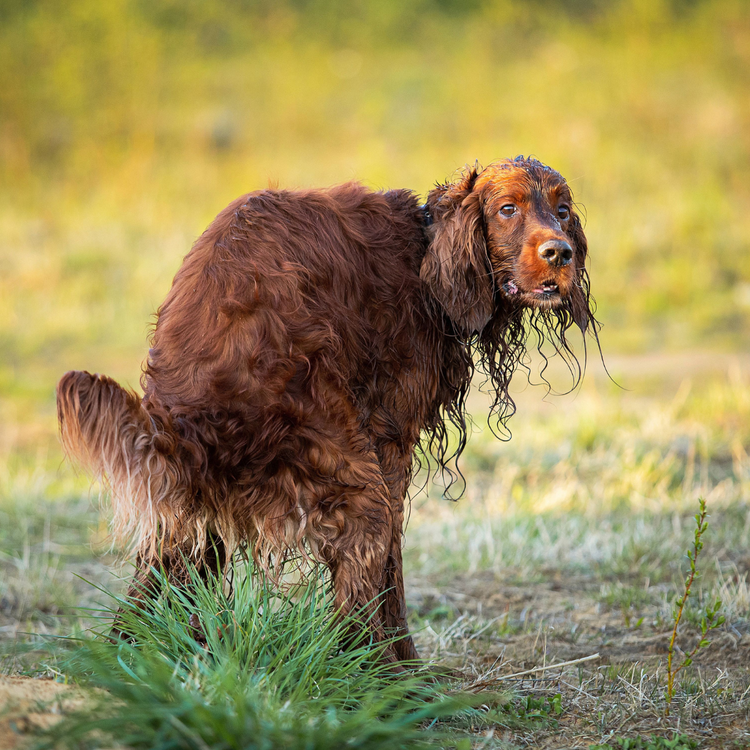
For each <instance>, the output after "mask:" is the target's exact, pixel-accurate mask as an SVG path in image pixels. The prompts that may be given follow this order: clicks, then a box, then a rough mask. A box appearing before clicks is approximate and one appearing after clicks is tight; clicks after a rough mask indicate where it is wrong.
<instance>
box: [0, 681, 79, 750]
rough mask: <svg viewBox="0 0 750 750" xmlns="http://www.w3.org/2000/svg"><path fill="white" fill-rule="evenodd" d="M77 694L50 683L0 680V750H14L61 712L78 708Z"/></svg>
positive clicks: (53, 722)
mask: <svg viewBox="0 0 750 750" xmlns="http://www.w3.org/2000/svg"><path fill="white" fill-rule="evenodd" d="M82 703H83V698H82V697H81V694H80V692H79V691H78V690H76V689H75V688H74V687H72V686H70V685H63V684H61V683H58V682H53V681H52V680H40V679H31V678H29V677H3V676H0V750H18V749H19V748H22V747H24V746H26V745H27V744H29V743H30V741H31V740H33V737H34V735H35V734H36V733H37V732H38V731H39V730H41V729H47V728H49V727H50V726H52V725H53V724H55V723H56V722H58V721H59V720H60V718H61V717H62V713H63V712H65V711H71V710H74V709H76V708H78V707H79V706H80V705H81V704H82Z"/></svg>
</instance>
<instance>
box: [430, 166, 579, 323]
mask: <svg viewBox="0 0 750 750" xmlns="http://www.w3.org/2000/svg"><path fill="white" fill-rule="evenodd" d="M427 205H428V209H429V210H430V212H431V213H432V215H433V217H434V224H433V226H432V228H431V243H430V247H429V249H428V252H427V255H426V256H425V259H424V261H423V263H422V269H421V276H422V278H423V280H425V281H426V282H427V284H428V286H429V287H430V289H431V291H432V293H433V294H434V295H435V297H436V298H437V299H438V300H439V301H440V303H441V304H442V306H443V308H444V309H445V310H446V312H447V313H448V315H449V316H450V317H451V319H452V320H453V321H454V323H455V324H456V325H457V326H458V328H459V329H460V330H462V331H463V333H465V334H470V333H474V332H479V331H481V330H482V328H483V326H484V325H485V324H486V323H487V321H488V320H489V319H490V318H491V317H492V315H493V314H494V313H495V311H496V309H497V307H498V305H502V306H503V307H505V308H511V309H512V308H514V307H519V306H521V307H533V308H541V309H542V310H555V309H557V308H566V309H568V310H570V312H571V314H572V316H573V319H574V320H575V321H576V322H577V323H578V324H579V325H580V326H581V327H582V328H585V325H586V322H587V320H588V317H587V313H588V305H587V300H586V299H585V294H584V293H583V289H582V284H581V278H582V274H583V273H584V272H585V270H584V269H585V261H586V254H587V247H586V237H585V236H584V234H583V229H582V227H581V222H580V219H579V217H578V215H577V213H576V212H575V210H574V207H573V197H572V195H571V192H570V189H569V188H568V185H567V183H566V182H565V180H564V179H563V177H562V176H561V175H560V174H559V173H558V172H556V171H554V170H553V169H550V168H549V167H546V166H544V165H543V164H542V163H541V162H539V161H537V160H535V159H524V158H523V157H518V158H516V159H513V160H508V161H502V162H496V163H494V164H491V165H489V166H488V167H486V168H485V169H483V170H481V171H480V170H478V169H472V170H469V171H467V172H466V173H465V174H464V175H463V176H462V178H461V179H460V180H459V181H458V182H456V183H452V184H448V185H442V186H440V187H438V188H437V189H436V190H433V191H432V192H431V193H430V196H429V198H428V203H427Z"/></svg>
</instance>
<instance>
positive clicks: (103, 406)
mask: <svg viewBox="0 0 750 750" xmlns="http://www.w3.org/2000/svg"><path fill="white" fill-rule="evenodd" d="M57 414H58V419H59V423H60V434H61V438H62V443H63V448H64V449H65V452H66V454H67V455H68V456H69V457H70V458H72V459H74V460H76V461H77V462H78V463H79V464H81V465H82V466H83V467H84V468H85V469H87V470H88V471H90V472H91V473H92V474H93V475H94V476H95V477H96V478H97V479H99V480H100V481H101V482H102V483H103V484H104V485H105V486H106V487H108V488H109V490H110V491H111V494H112V500H113V505H114V523H113V530H114V536H115V540H116V541H118V542H120V543H125V542H130V543H131V544H132V545H133V546H134V547H135V550H136V551H137V552H138V553H139V554H140V555H141V556H145V557H148V558H152V559H153V558H155V557H156V556H157V552H158V550H159V549H160V548H163V547H164V546H165V545H166V546H169V547H172V546H174V544H175V543H177V544H183V543H185V542H192V545H190V546H193V547H194V546H195V544H196V542H197V540H198V534H197V533H196V532H197V531H198V528H197V526H200V525H202V524H200V523H199V522H197V523H196V521H197V519H192V521H191V522H190V523H189V524H185V522H184V520H181V519H179V518H176V517H175V514H174V512H172V513H170V512H169V506H171V507H172V508H174V507H175V506H174V503H175V501H179V499H180V498H184V497H185V495H186V494H187V492H188V486H189V483H188V481H187V478H186V477H185V476H183V473H182V471H181V470H180V462H179V461H178V460H177V457H176V447H177V439H176V436H175V435H174V434H173V433H172V432H171V430H169V428H168V427H167V426H165V425H157V424H156V423H155V421H154V420H152V419H151V417H150V415H149V413H148V412H147V411H146V409H145V408H144V407H143V405H142V403H141V399H140V397H139V396H138V395H137V394H136V393H134V392H133V391H129V390H126V389H125V388H123V387H122V386H120V385H119V384H118V383H116V382H115V381H114V380H112V379H111V378H108V377H107V376H105V375H91V374H90V373H88V372H77V371H72V372H68V373H66V374H65V375H64V376H63V377H62V379H61V380H60V382H59V384H58V386H57Z"/></svg>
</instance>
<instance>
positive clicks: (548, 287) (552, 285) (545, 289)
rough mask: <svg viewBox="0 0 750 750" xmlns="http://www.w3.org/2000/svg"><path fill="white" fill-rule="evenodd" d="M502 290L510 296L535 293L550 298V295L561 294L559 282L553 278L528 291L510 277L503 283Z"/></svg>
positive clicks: (557, 295)
mask: <svg viewBox="0 0 750 750" xmlns="http://www.w3.org/2000/svg"><path fill="white" fill-rule="evenodd" d="M501 287H502V290H503V291H504V292H505V294H507V295H508V296H509V297H515V296H523V295H534V296H537V297H542V298H546V299H549V298H550V297H559V296H560V286H559V284H558V283H557V282H555V281H552V280H547V281H543V282H542V283H541V284H540V285H539V286H538V287H535V288H534V289H532V290H531V291H529V292H527V291H525V290H523V289H521V288H520V287H519V286H518V284H517V283H516V281H515V280H514V279H512V278H509V279H508V280H507V281H506V282H505V283H504V284H502V285H501Z"/></svg>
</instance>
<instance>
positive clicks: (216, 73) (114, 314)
mask: <svg viewBox="0 0 750 750" xmlns="http://www.w3.org/2000/svg"><path fill="white" fill-rule="evenodd" d="M749 93H750V10H749V9H748V4H747V2H745V0H706V1H705V2H702V1H701V0H611V1H609V2H608V1H606V0H567V2H558V1H557V0H530V1H527V2H521V1H520V0H519V1H516V0H487V1H483V0H466V1H464V2H461V1H460V0H409V1H408V2H407V1H405V0H379V1H378V2H365V1H364V0H350V1H348V2H342V1H339V0H317V1H313V0H256V1H253V0H214V1H213V2H201V1H199V0H179V1H178V0H108V1H107V2H101V0H69V1H68V2H59V1H56V0H0V238H2V239H0V457H5V458H6V459H8V458H9V457H10V456H11V455H17V454H18V453H19V452H20V453H23V452H27V451H36V452H40V451H42V452H44V453H45V455H47V456H50V457H52V458H53V459H55V460H56V461H58V462H59V453H58V452H57V450H58V449H57V447H56V443H55V439H54V431H55V420H54V385H55V382H56V380H57V378H58V377H59V376H60V375H61V374H62V373H63V372H64V371H66V370H68V369H84V368H86V369H90V370H92V371H100V372H106V373H108V374H110V375H112V376H114V377H116V378H118V379H121V380H123V381H126V382H128V383H130V384H131V385H134V386H136V385H137V383H138V377H139V372H140V363H141V361H142V360H143V358H144V356H145V352H146V339H147V334H148V325H149V321H151V320H152V319H153V318H152V314H153V312H154V310H155V309H156V307H157V306H158V305H159V303H160V302H161V300H162V299H163V298H164V296H165V294H166V292H167V289H168V288H169V284H170V281H171V278H172V276H173V274H174V273H175V271H176V270H177V268H178V267H179V265H180V262H181V259H182V257H183V256H184V255H185V253H186V252H187V251H188V249H189V248H190V245H191V243H192V241H193V240H194V239H195V238H196V237H197V236H198V235H199V234H200V232H201V231H202V230H203V229H204V228H205V226H206V225H207V223H208V222H209V221H210V220H211V219H212V217H213V216H214V215H215V214H216V213H217V212H218V211H219V210H220V209H221V208H223V207H224V206H225V205H226V204H227V203H228V202H229V201H230V200H231V199H232V198H234V197H236V196H237V195H239V194H241V193H243V192H247V191H249V190H252V189H256V188H261V187H265V186H267V185H269V184H271V185H278V186H282V187H290V188H293V187H303V186H325V185H331V184H335V183H339V182H343V181H346V180H350V179H358V180H361V181H363V182H365V183H367V184H368V185H371V186H372V187H375V188H381V187H382V188H386V187H410V188H413V189H415V190H417V191H418V192H420V193H424V192H426V191H427V190H428V189H429V188H430V186H431V185H432V184H433V183H434V182H435V181H438V180H444V179H445V178H446V177H448V176H450V175H451V174H452V173H453V172H454V171H455V170H456V169H457V168H459V167H461V166H462V165H464V164H465V163H467V162H473V161H474V160H475V159H478V160H479V161H480V162H482V163H487V162H489V161H491V160H493V159H497V158H503V157H508V156H514V155H516V154H521V153H523V154H533V155H535V156H537V157H538V158H540V159H541V160H543V161H544V162H547V163H549V164H551V165H553V166H554V167H556V168H557V169H559V170H560V171H561V172H562V173H563V174H564V175H565V176H566V177H567V178H568V180H569V182H570V184H571V186H572V187H573V190H574V192H575V195H576V198H577V200H578V201H579V202H580V203H582V204H583V206H584V207H585V210H586V214H587V216H588V222H587V234H588V237H589V242H590V248H591V277H592V286H593V291H594V294H595V296H596V298H597V300H598V302H599V312H600V318H601V320H602V321H603V323H604V326H605V327H604V330H603V332H602V340H603V344H604V349H605V352H606V353H607V354H609V355H615V356H616V355H618V354H620V355H623V354H627V355H633V354H639V355H644V354H648V355H649V356H650V355H653V354H661V353H663V352H685V351H699V352H711V353H715V352H718V353H723V354H724V355H726V354H731V353H732V352H739V351H743V350H745V349H746V347H747V344H748V343H750V326H748V323H749V322H750V252H749V251H750V180H749V179H748V174H749V172H748V167H749V166H750V96H749V95H748V94H749Z"/></svg>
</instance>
